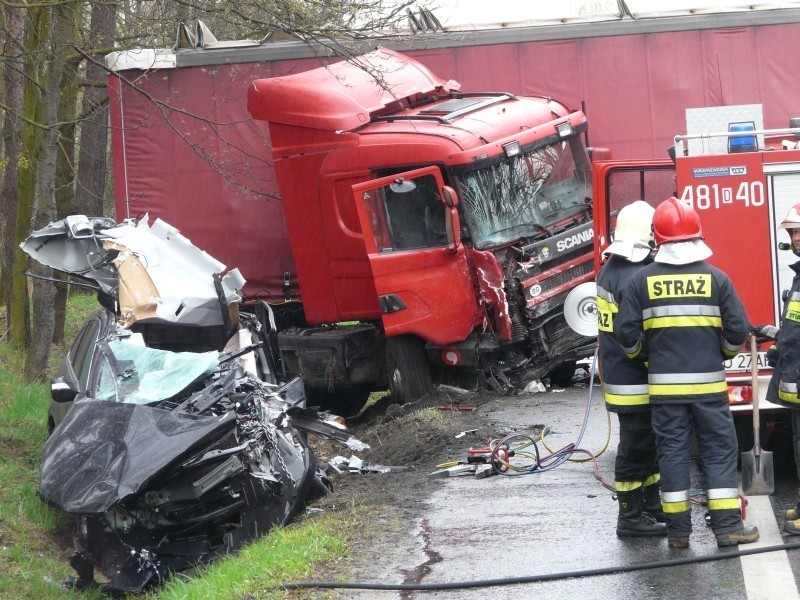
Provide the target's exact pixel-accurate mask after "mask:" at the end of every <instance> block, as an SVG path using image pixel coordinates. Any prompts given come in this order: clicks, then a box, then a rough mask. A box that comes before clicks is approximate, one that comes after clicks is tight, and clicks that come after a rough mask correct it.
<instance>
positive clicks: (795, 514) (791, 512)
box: [786, 498, 800, 521]
mask: <svg viewBox="0 0 800 600" xmlns="http://www.w3.org/2000/svg"><path fill="white" fill-rule="evenodd" d="M797 519H800V498H798V499H797V504H796V505H795V507H794V508H787V509H786V520H787V521H797Z"/></svg>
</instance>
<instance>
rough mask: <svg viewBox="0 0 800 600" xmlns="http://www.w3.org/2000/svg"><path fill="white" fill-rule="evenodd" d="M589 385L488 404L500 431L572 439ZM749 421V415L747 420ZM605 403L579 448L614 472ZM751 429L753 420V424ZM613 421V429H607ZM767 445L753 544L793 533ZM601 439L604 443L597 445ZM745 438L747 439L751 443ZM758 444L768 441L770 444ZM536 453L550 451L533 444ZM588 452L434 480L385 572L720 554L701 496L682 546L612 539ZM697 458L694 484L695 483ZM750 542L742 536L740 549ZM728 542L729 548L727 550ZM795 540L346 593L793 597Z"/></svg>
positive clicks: (455, 576)
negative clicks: (506, 471) (552, 464)
mask: <svg viewBox="0 0 800 600" xmlns="http://www.w3.org/2000/svg"><path fill="white" fill-rule="evenodd" d="M588 392H589V390H588V389H583V388H568V389H567V390H564V391H561V392H553V391H549V392H547V393H544V394H540V395H536V396H512V397H508V399H507V400H506V401H503V402H502V403H492V404H491V405H490V406H491V410H492V414H490V415H488V416H487V419H488V421H489V422H494V423H496V424H497V428H498V431H499V432H507V431H523V432H529V433H530V432H532V431H533V427H534V426H535V425H537V424H544V425H547V426H549V427H550V428H551V433H550V435H549V436H548V437H547V440H546V441H547V442H548V446H549V447H550V448H552V449H558V448H561V447H563V446H565V445H567V444H569V443H573V442H576V441H577V440H578V436H579V435H580V432H581V429H582V426H583V421H584V416H585V415H586V414H587V398H588V395H589V394H588ZM749 422H750V423H752V421H749ZM607 423H608V421H607V414H606V411H605V408H604V407H603V405H602V402H600V401H599V396H598V395H597V393H595V398H594V400H593V402H592V404H591V407H590V408H589V410H588V419H587V422H586V429H585V433H584V435H583V438H582V440H581V442H580V444H579V447H581V448H584V449H586V450H589V451H590V452H592V453H593V454H599V458H598V459H597V471H598V473H599V475H600V476H602V477H603V478H605V480H606V481H608V482H611V481H613V464H614V458H615V454H616V444H617V421H616V417H613V416H612V418H611V427H610V430H609V427H608V424H607ZM750 429H752V426H750ZM609 431H610V433H609ZM770 433H771V439H770V441H771V442H773V443H774V446H775V455H774V459H775V465H776V492H775V494H774V495H773V496H761V497H755V498H752V499H751V501H750V502H749V504H748V506H749V508H750V512H749V513H746V516H747V517H748V522H755V523H757V524H758V525H759V528H760V529H761V531H762V541H761V542H759V544H758V545H761V546H771V545H774V544H781V543H784V542H798V541H800V539H798V538H787V537H782V536H781V534H780V531H779V527H780V526H781V525H782V523H783V513H784V511H785V509H786V508H788V507H790V506H793V504H794V499H795V497H796V494H797V490H798V481H797V476H796V475H795V471H794V463H793V459H792V458H791V452H790V447H791V446H790V445H789V444H787V443H786V440H785V439H783V437H784V435H790V434H789V433H788V431H787V430H785V429H783V430H782V429H781V428H780V427H777V428H774V429H771V431H770ZM607 440H608V445H607V449H606V450H605V451H603V448H604V446H606V441H607ZM750 447H751V446H748V448H747V449H749V448H750ZM765 447H767V448H769V446H767V445H766V443H765ZM540 452H541V453H542V454H544V453H546V452H547V450H546V449H545V448H543V447H540ZM594 473H595V468H594V466H593V463H592V462H591V461H589V462H583V463H576V462H573V463H567V464H564V465H561V466H559V467H557V468H555V469H553V470H551V471H547V472H540V473H537V474H528V475H522V476H517V477H504V476H500V475H495V476H492V477H490V478H487V479H475V478H473V477H471V476H462V477H450V478H447V479H441V480H440V482H441V486H440V487H439V489H438V490H437V491H436V492H435V493H434V494H433V496H432V497H431V498H430V501H429V510H428V511H426V514H425V516H424V517H423V518H422V519H421V520H420V522H419V523H417V526H416V528H415V531H414V533H413V538H414V539H413V540H410V542H409V547H410V548H413V550H410V551H409V552H408V553H407V555H406V556H405V558H404V559H403V560H404V561H405V564H402V565H395V566H391V565H383V567H384V569H382V570H383V572H384V573H385V577H384V578H383V583H422V584H448V585H457V584H458V583H459V582H474V581H484V580H497V579H500V580H503V579H507V578H528V577H532V576H540V575H549V574H561V573H565V574H570V573H571V574H578V573H581V572H585V571H587V570H596V569H608V568H614V567H619V566H631V565H639V564H643V563H660V562H662V561H671V560H674V559H686V558H691V557H709V556H717V555H719V554H721V551H720V550H718V549H717V546H716V542H715V539H714V536H713V534H712V532H711V530H710V529H709V528H707V526H706V524H705V520H704V514H705V510H704V508H703V507H702V505H699V504H695V505H694V508H693V523H694V531H693V533H692V537H691V545H690V548H689V549H687V550H670V549H669V548H668V547H667V542H666V539H665V538H650V539H647V538H638V539H631V538H627V539H624V540H623V539H618V538H617V537H616V536H615V531H614V530H615V525H616V514H617V505H616V501H615V500H613V498H612V495H611V493H610V492H609V491H607V490H606V489H605V488H603V487H602V485H601V484H600V483H599V482H598V480H597V479H596V478H595V477H594ZM698 473H699V472H698V471H697V469H696V468H694V475H693V486H692V487H693V493H694V492H697V493H699V494H701V495H702V492H703V485H702V479H701V478H700V476H699V474H698ZM754 546H756V545H755V544H750V545H743V546H741V547H740V549H741V550H746V549H750V548H753V547H754ZM735 549H736V548H735V547H734V548H733V550H735ZM797 581H800V551H799V550H790V551H788V552H787V551H782V552H770V553H766V554H760V555H757V556H751V557H745V558H739V557H735V558H727V559H724V560H717V561H712V562H700V563H695V564H685V565H679V566H666V567H661V568H652V569H647V570H641V571H633V572H625V573H614V574H608V575H599V576H590V577H565V578H559V579H557V580H553V581H544V582H535V583H517V584H514V585H503V586H492V587H477V588H465V589H454V590H449V591H425V592H406V591H403V592H397V591H395V592H380V591H374V590H371V591H364V592H349V593H348V594H347V597H352V598H459V599H461V598H464V599H468V600H469V599H473V598H474V599H477V598H481V599H483V598H487V597H490V598H494V597H498V598H499V597H502V598H506V599H510V600H514V599H523V598H532V597H541V598H580V599H581V600H595V599H596V600H608V599H613V598H642V597H644V598H649V599H668V598H669V599H673V598H702V599H716V598H719V599H723V598H724V599H725V600H737V599H749V600H753V599H756V598H781V599H784V598H800V595H798V592H797V584H796V583H795V582H797Z"/></svg>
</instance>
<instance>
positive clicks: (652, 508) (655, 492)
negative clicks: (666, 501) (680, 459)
mask: <svg viewBox="0 0 800 600" xmlns="http://www.w3.org/2000/svg"><path fill="white" fill-rule="evenodd" d="M642 510H643V511H644V512H646V513H649V514H651V515H653V517H654V518H655V520H656V521H658V522H659V523H664V522H665V521H666V520H667V518H666V516H664V508H663V507H662V506H661V484H660V483H654V484H653V485H646V486H644V487H643V488H642Z"/></svg>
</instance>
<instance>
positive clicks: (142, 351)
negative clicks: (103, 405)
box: [97, 340, 219, 404]
mask: <svg viewBox="0 0 800 600" xmlns="http://www.w3.org/2000/svg"><path fill="white" fill-rule="evenodd" d="M101 353H102V367H101V369H100V379H99V382H98V390H97V399H98V400H111V401H115V402H124V403H128V404H155V403H157V402H160V401H162V400H166V399H167V398H171V397H173V396H175V395H176V394H178V393H180V392H181V391H183V390H185V389H186V388H187V387H188V386H189V385H191V384H192V383H194V382H195V381H197V380H198V379H201V378H204V377H207V376H209V375H211V373H213V372H214V370H215V369H216V368H217V366H218V364H219V363H218V361H219V352H203V353H194V352H168V351H166V350H158V349H155V348H148V347H146V346H141V345H138V344H136V343H131V342H124V341H120V340H114V341H111V342H108V343H107V344H104V345H103V347H102V348H101Z"/></svg>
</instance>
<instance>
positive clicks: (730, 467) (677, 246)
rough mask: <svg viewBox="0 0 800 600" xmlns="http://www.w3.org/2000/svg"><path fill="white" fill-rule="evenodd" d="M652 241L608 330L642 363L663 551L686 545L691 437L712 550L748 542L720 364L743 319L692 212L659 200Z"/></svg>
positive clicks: (751, 532) (751, 535)
mask: <svg viewBox="0 0 800 600" xmlns="http://www.w3.org/2000/svg"><path fill="white" fill-rule="evenodd" d="M653 233H654V234H655V241H656V246H657V248H658V251H657V253H656V256H655V258H654V260H653V262H652V263H651V264H649V265H647V266H646V267H642V268H641V269H640V270H639V271H637V272H636V273H635V274H634V275H633V277H632V278H631V283H630V285H629V287H628V288H627V289H626V290H625V296H624V297H623V299H622V304H621V305H620V309H619V312H618V313H617V320H616V324H615V327H614V331H615V333H616V335H617V339H618V340H619V342H620V344H621V345H622V347H623V348H624V349H625V352H626V353H627V355H628V357H629V358H632V359H639V360H647V378H648V382H649V392H650V405H651V410H652V425H653V430H654V431H655V435H656V440H657V443H658V464H659V468H660V471H661V503H662V506H663V509H664V514H665V517H666V524H667V540H668V544H669V547H670V548H687V547H688V546H689V535H690V533H691V531H692V513H691V510H692V503H691V497H690V483H691V482H690V463H691V452H692V431H694V435H695V437H696V439H697V445H698V448H699V452H700V461H699V462H700V466H701V468H702V471H703V475H704V477H705V484H706V498H707V500H708V514H709V519H710V525H711V528H712V530H713V531H714V535H715V536H716V541H717V546H719V547H721V548H722V547H727V546H734V545H736V544H746V543H749V542H754V541H756V540H757V539H758V537H759V532H758V529H757V528H756V527H750V526H747V527H746V526H744V524H743V523H742V517H741V510H740V505H739V487H738V477H737V473H736V462H737V458H738V445H737V441H736V430H735V429H734V425H733V417H732V416H731V412H730V405H729V402H728V386H727V383H726V380H725V367H724V365H723V362H724V360H725V359H726V358H730V357H733V356H735V355H736V353H737V352H738V351H739V349H740V348H741V347H742V345H743V344H744V342H745V341H746V340H747V337H748V334H749V330H750V325H749V323H748V320H747V314H746V313H745V310H744V306H743V304H742V301H741V300H740V299H739V296H738V295H737V293H736V290H735V289H734V287H733V284H732V283H731V281H730V279H729V278H728V276H727V275H726V274H725V273H723V272H722V271H721V270H720V269H718V268H716V267H714V266H712V265H710V264H708V263H706V262H705V259H706V258H708V257H709V256H711V249H710V248H709V247H708V246H707V245H706V244H705V242H703V232H702V228H701V225H700V217H699V216H698V214H697V213H696V212H695V211H694V209H692V208H690V207H689V206H687V205H686V204H683V203H682V202H680V201H679V200H678V199H676V198H668V199H667V200H665V201H664V202H662V203H661V204H659V205H658V207H657V208H656V212H655V214H654V215H653Z"/></svg>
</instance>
